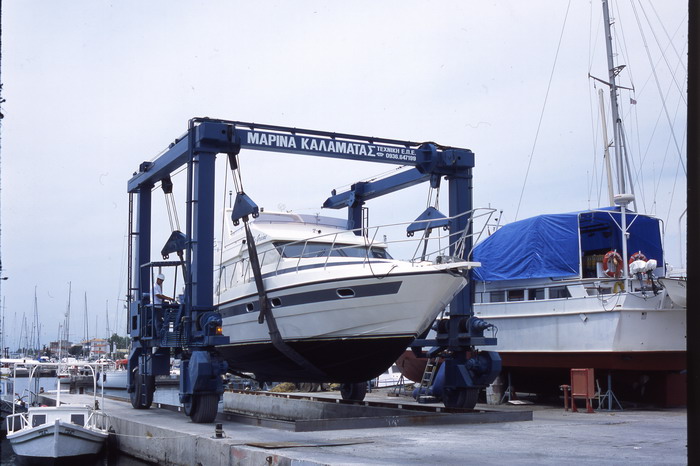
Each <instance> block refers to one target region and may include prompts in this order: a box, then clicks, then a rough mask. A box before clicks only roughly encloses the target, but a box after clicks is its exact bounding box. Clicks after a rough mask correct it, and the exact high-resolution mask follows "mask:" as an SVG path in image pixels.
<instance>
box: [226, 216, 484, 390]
mask: <svg viewBox="0 0 700 466" xmlns="http://www.w3.org/2000/svg"><path fill="white" fill-rule="evenodd" d="M229 222H230V220H229ZM229 227H230V235H229V237H228V239H227V240H226V241H225V242H224V248H223V251H222V260H221V267H220V270H219V286H218V293H217V296H216V297H215V301H217V302H218V303H219V305H218V309H219V311H220V313H221V315H222V318H223V333H224V334H225V335H228V336H229V337H230V338H231V342H232V343H230V344H228V345H225V346H221V347H218V350H219V351H220V353H221V354H222V356H223V357H224V358H225V359H226V360H227V361H228V363H229V367H230V369H233V370H235V371H239V372H251V373H254V374H255V376H256V378H257V379H258V380H263V381H291V382H341V383H358V382H363V381H367V380H371V379H373V378H375V377H377V376H379V375H380V374H381V373H382V372H383V371H384V370H386V368H387V367H389V366H391V364H392V362H394V361H395V360H396V358H397V357H398V356H399V354H401V353H402V352H403V351H404V350H405V348H406V347H407V346H408V344H409V343H410V342H411V341H412V340H413V339H414V338H415V337H416V336H417V335H419V334H420V333H421V332H423V331H425V330H426V329H427V328H428V327H429V325H430V324H431V323H432V322H433V320H434V319H435V317H436V316H437V315H438V313H440V312H441V311H442V310H443V309H445V307H446V306H447V305H448V304H449V303H450V301H451V300H452V298H453V297H454V296H455V295H456V294H457V293H458V292H459V291H460V290H462V288H463V287H464V286H465V285H466V284H467V276H468V272H469V270H470V269H471V268H472V267H475V266H477V265H478V264H476V263H474V262H467V261H464V260H462V259H455V258H453V257H450V256H449V253H448V250H449V249H448V247H449V244H450V241H449V237H448V236H449V235H448V233H447V232H446V231H445V232H444V233H445V236H443V237H442V239H440V238H439V235H435V234H434V235H433V237H431V241H435V243H433V244H438V242H439V241H442V245H441V247H438V248H437V249H436V250H434V251H432V253H428V252H427V250H426V249H425V248H424V246H425V239H420V238H416V239H413V238H408V239H406V230H405V226H403V227H401V228H403V230H402V232H403V233H402V237H401V242H402V243H405V242H407V241H413V242H414V243H413V244H414V246H412V247H411V251H412V252H413V251H418V254H417V257H415V258H414V259H412V260H398V259H395V258H393V257H392V256H391V255H390V254H389V252H388V251H387V243H386V241H385V239H384V234H383V233H382V232H381V231H382V230H381V227H378V228H376V229H374V228H372V229H369V231H363V232H361V233H365V234H360V235H358V234H356V233H357V232H354V231H348V230H347V222H346V221H345V220H341V219H336V218H329V217H321V216H317V215H299V214H292V213H268V212H264V213H261V214H260V216H259V217H258V218H257V219H255V220H254V221H251V222H250V229H251V233H252V236H253V237H254V238H255V243H256V246H257V251H258V257H259V262H260V266H261V275H262V283H263V285H264V291H265V293H266V296H267V299H268V302H269V303H270V306H271V312H272V315H273V316H274V320H275V324H276V327H277V329H278V332H279V339H280V340H282V341H283V343H282V345H280V344H279V342H275V341H273V339H274V337H271V334H273V335H274V334H275V330H274V329H273V330H271V327H270V326H269V325H270V323H269V322H267V325H266V323H261V322H260V320H259V317H260V314H261V312H260V311H261V307H260V302H261V300H260V294H259V291H258V288H257V287H256V283H255V279H254V274H253V272H252V270H251V267H250V261H249V252H248V251H249V250H248V247H247V246H248V245H247V244H246V235H245V232H244V231H243V228H239V229H235V228H234V227H233V225H229ZM440 231H444V230H442V229H440ZM460 237H463V235H462V234H461V233H457V234H455V233H452V238H453V241H452V242H451V243H452V246H455V244H454V243H455V240H454V238H457V239H459V238H460ZM378 238H381V241H379V240H378ZM402 243H399V244H397V246H400V245H403V246H405V244H402ZM460 257H464V256H463V255H462V256H460ZM266 320H269V319H266ZM289 348H291V352H292V353H295V354H292V355H291V356H290V350H289ZM298 356H301V358H302V360H301V361H302V362H301V364H300V363H299V361H300V359H299V357H298Z"/></svg>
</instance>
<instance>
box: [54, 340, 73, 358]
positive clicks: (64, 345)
mask: <svg viewBox="0 0 700 466" xmlns="http://www.w3.org/2000/svg"><path fill="white" fill-rule="evenodd" d="M71 346H72V343H71V342H70V341H68V340H60V341H52V342H50V343H49V351H51V354H53V355H54V356H58V355H59V354H61V355H63V356H66V355H68V350H70V347H71Z"/></svg>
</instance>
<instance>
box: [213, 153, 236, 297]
mask: <svg viewBox="0 0 700 466" xmlns="http://www.w3.org/2000/svg"><path fill="white" fill-rule="evenodd" d="M236 157H238V156H237V155H236ZM236 164H237V165H238V163H236ZM238 166H239V167H240V165H238ZM228 168H229V159H228V157H226V167H224V197H223V200H222V209H221V247H220V248H219V277H218V285H217V293H216V295H217V298H216V299H217V301H216V305H217V306H219V304H221V277H222V276H223V273H224V267H223V262H224V232H225V231H226V230H225V228H226V193H227V192H228V173H229V169H228Z"/></svg>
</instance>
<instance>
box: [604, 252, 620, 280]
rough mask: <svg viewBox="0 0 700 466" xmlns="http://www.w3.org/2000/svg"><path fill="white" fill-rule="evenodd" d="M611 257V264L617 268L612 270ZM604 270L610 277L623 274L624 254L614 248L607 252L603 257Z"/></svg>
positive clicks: (617, 276)
mask: <svg viewBox="0 0 700 466" xmlns="http://www.w3.org/2000/svg"><path fill="white" fill-rule="evenodd" d="M610 259H612V264H611V265H612V266H614V267H615V270H611V268H610V267H608V265H609V263H610ZM603 272H604V273H605V275H607V276H608V277H613V278H620V276H621V275H622V256H621V255H620V254H619V253H618V252H617V251H614V250H613V251H608V252H607V253H605V256H604V257H603Z"/></svg>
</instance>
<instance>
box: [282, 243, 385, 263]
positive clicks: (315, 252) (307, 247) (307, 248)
mask: <svg viewBox="0 0 700 466" xmlns="http://www.w3.org/2000/svg"><path fill="white" fill-rule="evenodd" d="M275 247H276V248H277V251H279V253H280V255H281V256H282V257H294V258H299V257H304V258H308V257H326V256H330V257H358V258H363V257H370V258H372V259H391V256H390V255H389V253H388V252H387V251H386V249H384V248H379V247H376V246H374V247H369V246H355V245H351V244H334V245H333V244H329V243H283V242H276V243H275Z"/></svg>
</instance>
